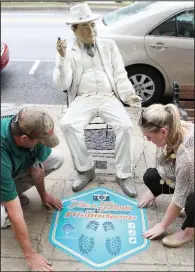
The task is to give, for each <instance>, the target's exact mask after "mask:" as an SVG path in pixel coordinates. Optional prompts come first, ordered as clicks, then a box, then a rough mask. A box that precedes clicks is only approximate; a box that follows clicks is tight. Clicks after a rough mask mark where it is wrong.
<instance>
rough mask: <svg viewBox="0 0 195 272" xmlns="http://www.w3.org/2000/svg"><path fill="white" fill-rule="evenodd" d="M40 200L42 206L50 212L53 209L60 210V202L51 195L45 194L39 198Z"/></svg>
mask: <svg viewBox="0 0 195 272" xmlns="http://www.w3.org/2000/svg"><path fill="white" fill-rule="evenodd" d="M41 200H42V202H43V204H44V205H45V206H46V207H47V208H49V209H50V210H51V209H52V208H55V209H57V210H61V209H62V202H61V201H60V200H59V199H57V198H55V197H53V196H52V195H50V194H48V193H45V194H44V195H43V196H42V197H41Z"/></svg>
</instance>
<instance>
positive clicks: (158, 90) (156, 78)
mask: <svg viewBox="0 0 195 272" xmlns="http://www.w3.org/2000/svg"><path fill="white" fill-rule="evenodd" d="M127 73H128V78H129V80H130V81H131V83H132V84H133V86H134V88H135V90H136V94H137V95H140V96H141V97H142V99H143V102H142V106H143V107H147V106H149V105H151V104H153V103H156V102H159V99H160V97H161V96H162V94H163V92H164V83H163V80H162V78H161V76H160V75H159V73H158V72H157V71H155V70H154V69H153V68H151V67H146V66H136V67H128V68H127ZM135 79H136V80H137V83H138V84H137V85H136V84H134V83H135ZM141 79H142V80H143V79H144V81H143V82H144V84H149V83H150V84H151V86H148V87H145V89H144V85H143V84H141V83H140V84H139V81H141ZM149 81H150V82H149ZM145 86H146V85H145ZM147 91H148V92H150V94H148V93H147Z"/></svg>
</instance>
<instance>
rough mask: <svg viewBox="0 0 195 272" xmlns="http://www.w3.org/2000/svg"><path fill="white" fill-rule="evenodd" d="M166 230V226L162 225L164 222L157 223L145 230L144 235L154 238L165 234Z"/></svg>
mask: <svg viewBox="0 0 195 272" xmlns="http://www.w3.org/2000/svg"><path fill="white" fill-rule="evenodd" d="M164 231H165V227H164V226H163V225H162V223H157V224H156V225H155V226H154V227H152V228H151V229H149V230H148V231H146V232H144V233H143V234H142V235H143V237H144V238H148V239H154V238H156V237H158V236H160V235H161V234H163V232H164Z"/></svg>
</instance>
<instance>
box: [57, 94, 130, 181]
mask: <svg viewBox="0 0 195 272" xmlns="http://www.w3.org/2000/svg"><path fill="white" fill-rule="evenodd" d="M97 115H98V116H99V117H100V118H102V119H103V120H104V121H105V123H106V124H108V125H110V126H111V127H112V128H113V131H114V133H115V135H116V142H115V160H116V175H117V177H119V178H128V177H130V176H131V175H132V154H131V150H132V149H131V145H132V143H131V141H132V123H131V120H130V118H129V116H128V114H127V112H126V110H125V108H124V106H123V104H122V103H121V102H120V100H119V99H118V98H117V97H116V96H111V97H109V96H103V95H91V96H88V97H83V96H77V97H76V99H75V100H74V101H73V102H72V103H71V104H70V107H69V108H68V109H67V112H66V114H65V115H64V116H63V118H62V120H61V122H60V128H61V130H62V132H63V134H64V137H65V139H66V141H67V144H68V146H69V149H70V152H71V155H72V159H73V163H74V166H75V169H76V170H78V171H87V170H89V169H91V168H92V167H93V165H94V163H93V160H92V157H91V156H90V155H89V153H88V151H87V147H86V143H85V135H84V128H85V127H86V125H88V124H89V122H90V121H91V120H92V119H93V118H94V117H96V116H97Z"/></svg>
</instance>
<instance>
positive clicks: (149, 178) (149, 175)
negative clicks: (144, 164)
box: [143, 168, 160, 186]
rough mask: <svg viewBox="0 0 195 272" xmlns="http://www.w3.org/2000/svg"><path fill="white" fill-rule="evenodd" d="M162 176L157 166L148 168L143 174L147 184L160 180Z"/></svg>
mask: <svg viewBox="0 0 195 272" xmlns="http://www.w3.org/2000/svg"><path fill="white" fill-rule="evenodd" d="M159 178H160V176H159V174H158V171H157V169H156V168H148V169H147V170H146V172H145V173H144V175H143V181H144V183H145V185H146V186H148V185H149V186H150V185H151V184H152V183H153V182H155V181H158V180H159Z"/></svg>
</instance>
